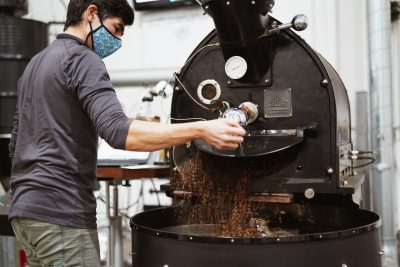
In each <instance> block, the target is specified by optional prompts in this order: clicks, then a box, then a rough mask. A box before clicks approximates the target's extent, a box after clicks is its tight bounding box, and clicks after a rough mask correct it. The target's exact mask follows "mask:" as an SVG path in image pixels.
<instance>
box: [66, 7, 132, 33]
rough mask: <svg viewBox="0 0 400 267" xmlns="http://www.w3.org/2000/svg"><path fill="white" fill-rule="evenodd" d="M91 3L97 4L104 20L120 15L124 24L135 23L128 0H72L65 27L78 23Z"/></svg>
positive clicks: (100, 15) (101, 18)
mask: <svg viewBox="0 0 400 267" xmlns="http://www.w3.org/2000/svg"><path fill="white" fill-rule="evenodd" d="M89 5H96V6H97V9H98V12H99V17H100V20H102V21H103V20H104V19H106V18H109V17H118V18H121V19H122V21H123V23H124V25H132V23H133V19H134V14H133V9H132V7H131V6H130V5H129V4H128V2H127V0H71V1H69V4H68V11H67V21H66V22H65V26H64V29H66V28H68V27H69V26H74V25H78V24H79V23H80V22H81V20H82V16H83V13H84V12H85V10H86V9H87V8H88V7H89Z"/></svg>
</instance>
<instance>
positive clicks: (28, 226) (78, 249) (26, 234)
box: [11, 219, 100, 267]
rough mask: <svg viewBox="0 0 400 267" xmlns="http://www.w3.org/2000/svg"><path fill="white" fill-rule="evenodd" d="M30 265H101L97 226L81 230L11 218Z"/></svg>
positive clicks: (38, 266)
mask: <svg viewBox="0 0 400 267" xmlns="http://www.w3.org/2000/svg"><path fill="white" fill-rule="evenodd" d="M11 224H12V227H13V229H14V233H15V236H16V238H17V239H18V241H19V243H20V245H21V247H22V249H23V250H24V251H25V253H26V256H27V257H28V262H29V267H75V266H76V267H77V266H85V267H86V266H89V267H99V266H100V249H99V239H98V235H97V230H96V229H79V228H72V227H65V226H61V225H56V224H50V223H43V222H39V221H34V220H27V219H12V221H11Z"/></svg>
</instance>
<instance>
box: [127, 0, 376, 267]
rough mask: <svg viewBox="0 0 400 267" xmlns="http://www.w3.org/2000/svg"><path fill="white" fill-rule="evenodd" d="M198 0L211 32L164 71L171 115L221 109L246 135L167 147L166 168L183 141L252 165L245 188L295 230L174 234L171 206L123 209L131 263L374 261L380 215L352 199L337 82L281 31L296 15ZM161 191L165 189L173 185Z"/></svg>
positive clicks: (341, 90)
mask: <svg viewBox="0 0 400 267" xmlns="http://www.w3.org/2000/svg"><path fill="white" fill-rule="evenodd" d="M198 2H199V3H200V4H201V6H202V8H203V9H204V11H205V12H206V13H207V14H208V15H210V16H211V17H212V19H213V20H214V23H215V30H214V31H212V32H211V33H210V34H209V35H208V36H207V37H206V38H205V39H204V40H203V41H202V42H201V43H200V44H199V45H198V46H197V47H196V49H195V50H194V52H193V53H192V54H191V56H190V57H189V59H188V60H187V62H186V64H185V65H184V66H183V68H182V69H181V70H180V72H179V73H177V74H176V75H175V76H176V77H175V78H176V79H175V92H174V95H173V102H172V118H176V119H178V120H177V121H179V120H185V119H190V118H203V119H206V120H211V119H216V118H218V117H229V118H233V119H235V120H237V121H238V122H239V123H240V124H241V125H243V127H244V128H245V129H246V131H247V135H246V136H245V140H244V143H243V144H242V145H241V146H240V147H239V148H238V149H236V150H218V149H215V148H213V147H210V146H209V145H207V144H206V143H204V142H203V141H201V140H196V141H194V142H192V143H191V144H187V145H185V146H179V147H175V148H174V153H173V154H174V162H175V164H173V166H172V172H173V177H175V175H174V172H175V174H176V173H179V164H181V163H182V162H184V161H185V158H187V157H190V155H191V154H192V150H193V149H195V150H199V151H201V153H204V154H207V155H210V157H214V158H215V157H219V158H224V159H226V160H228V161H229V160H230V161H232V168H234V166H238V164H241V166H243V165H245V166H249V168H253V169H256V168H258V170H257V171H256V172H255V173H256V175H254V177H252V180H251V183H250V185H249V188H248V190H249V191H250V192H251V194H252V195H253V196H257V197H262V198H263V199H264V200H266V201H268V199H270V201H271V202H276V203H275V204H274V205H276V207H278V210H279V212H280V213H282V214H285V216H284V217H282V220H281V221H280V223H281V226H282V227H283V228H285V227H288V228H290V227H293V225H295V227H296V228H297V232H296V234H295V235H292V236H287V237H279V236H278V237H276V236H275V237H255V238H241V237H235V236H222V237H221V236H210V235H202V234H201V233H193V232H185V229H187V221H186V220H187V218H185V217H184V216H181V217H178V216H176V213H175V212H174V208H164V209H159V210H153V211H148V212H144V213H141V214H138V215H136V216H134V217H132V218H131V227H132V247H133V251H132V254H133V256H132V260H133V264H134V266H138V267H141V266H146V267H153V266H173V267H175V266H191V267H200V266H249V267H250V266H251V267H253V266H285V267H289V266H290V267H291V266H326V267H346V266H351V267H365V266H371V267H380V266H381V264H382V263H381V257H382V254H383V251H382V249H381V241H380V225H381V219H380V216H379V215H378V214H375V213H373V212H370V211H366V210H362V209H360V208H359V206H358V205H357V204H355V203H354V202H353V200H352V195H353V194H354V193H355V191H357V190H359V189H360V186H361V184H362V183H363V179H364V178H363V176H362V175H357V174H356V172H355V171H354V170H355V168H356V167H357V165H358V163H359V162H358V161H357V160H355V159H356V158H357V154H358V153H359V152H357V151H355V150H354V148H353V145H352V140H351V134H350V125H351V121H350V105H349V100H348V96H347V92H346V89H345V86H344V84H343V83H342V81H341V79H340V77H339V75H338V74H337V72H336V71H335V70H334V68H333V67H332V66H331V65H330V64H329V63H328V62H327V61H326V60H325V59H324V58H323V57H322V56H321V55H319V54H318V53H316V52H315V51H314V50H313V49H312V48H311V47H310V46H309V45H308V44H307V43H306V42H305V41H304V40H303V39H302V38H301V37H299V36H298V35H297V34H296V33H295V32H294V31H293V30H292V29H294V30H297V31H299V30H304V29H305V28H306V27H307V24H308V21H307V18H306V17H305V16H304V15H297V16H295V17H294V19H293V21H291V22H290V23H281V22H279V21H278V20H276V19H275V18H273V17H271V16H270V15H269V12H270V11H271V9H272V8H273V6H274V4H275V3H274V1H273V0H246V1H243V0H236V1H235V0H201V1H198ZM250 162H252V164H250ZM254 162H256V164H254ZM246 164H247V165H246ZM204 171H206V170H204ZM178 177H179V175H178ZM166 189H167V193H169V194H170V195H174V190H176V189H175V188H173V187H168V186H167V187H166ZM293 222H295V223H293ZM179 226H182V227H181V228H180V230H179V231H170V230H168V229H171V227H173V228H174V229H179ZM185 227H186V228H185Z"/></svg>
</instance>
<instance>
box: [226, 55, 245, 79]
mask: <svg viewBox="0 0 400 267" xmlns="http://www.w3.org/2000/svg"><path fill="white" fill-rule="evenodd" d="M225 72H226V75H228V77H229V78H231V79H234V80H237V79H240V78H242V77H243V76H244V75H245V74H246V72H247V62H246V60H245V59H244V58H242V57H240V56H233V57H231V58H230V59H228V61H226V64H225Z"/></svg>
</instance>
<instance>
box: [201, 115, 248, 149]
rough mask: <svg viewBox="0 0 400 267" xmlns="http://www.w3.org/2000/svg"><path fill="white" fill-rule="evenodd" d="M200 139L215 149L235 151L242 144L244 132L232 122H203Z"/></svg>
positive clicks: (228, 120) (220, 120)
mask: <svg viewBox="0 0 400 267" xmlns="http://www.w3.org/2000/svg"><path fill="white" fill-rule="evenodd" d="M203 123H204V127H203V129H202V130H203V131H202V135H201V139H203V140H204V141H206V142H207V143H208V144H210V145H211V146H213V147H215V148H216V149H235V148H237V147H238V146H239V145H240V144H241V143H242V142H243V135H245V133H246V131H245V130H244V129H243V128H242V127H241V126H240V125H239V123H237V122H236V121H234V120H231V119H217V120H210V121H204V122H203Z"/></svg>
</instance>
